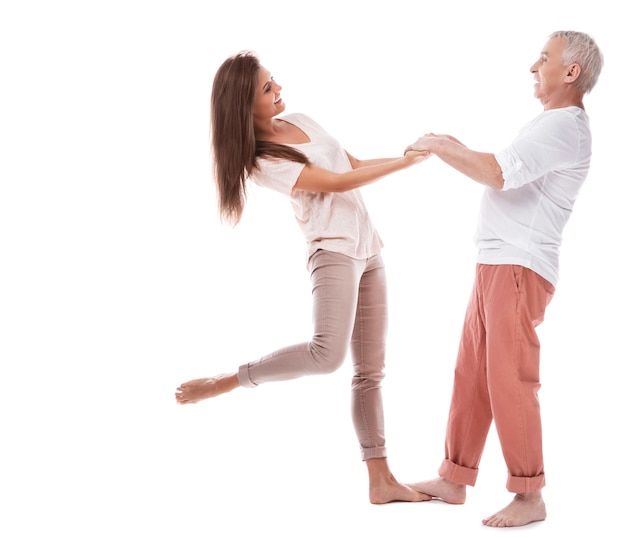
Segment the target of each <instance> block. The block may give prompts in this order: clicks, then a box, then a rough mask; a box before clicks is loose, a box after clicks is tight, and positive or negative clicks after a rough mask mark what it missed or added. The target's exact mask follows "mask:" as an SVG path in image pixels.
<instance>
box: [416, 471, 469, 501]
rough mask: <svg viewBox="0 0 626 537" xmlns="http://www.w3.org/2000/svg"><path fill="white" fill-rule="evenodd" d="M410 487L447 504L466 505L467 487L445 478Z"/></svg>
mask: <svg viewBox="0 0 626 537" xmlns="http://www.w3.org/2000/svg"><path fill="white" fill-rule="evenodd" d="M409 487H411V488H412V489H413V490H415V491H417V492H421V493H423V494H426V495H428V496H430V497H431V498H435V499H438V500H441V501H443V502H446V503H453V504H462V503H465V488H466V487H465V485H459V484H457V483H453V482H452V481H449V480H448V479H444V478H443V477H438V478H436V479H430V480H428V481H420V482H419V483H412V484H410V485H409Z"/></svg>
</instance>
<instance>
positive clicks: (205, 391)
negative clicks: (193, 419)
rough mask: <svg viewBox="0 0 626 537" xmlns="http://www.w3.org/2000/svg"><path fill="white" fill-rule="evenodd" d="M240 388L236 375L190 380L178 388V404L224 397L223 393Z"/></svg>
mask: <svg viewBox="0 0 626 537" xmlns="http://www.w3.org/2000/svg"><path fill="white" fill-rule="evenodd" d="M238 386H239V381H238V380H237V374H236V373H232V374H230V375H218V376H217V377H210V378H202V379H195V380H190V381H189V382H184V383H183V384H181V385H180V386H179V387H178V388H176V402H177V403H178V404H179V405H187V404H190V403H197V402H198V401H202V400H203V399H208V398H210V397H217V396H218V395H222V394H223V393H226V392H229V391H231V390H234V389H235V388H237V387H238Z"/></svg>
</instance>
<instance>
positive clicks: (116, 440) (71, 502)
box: [0, 0, 626, 537]
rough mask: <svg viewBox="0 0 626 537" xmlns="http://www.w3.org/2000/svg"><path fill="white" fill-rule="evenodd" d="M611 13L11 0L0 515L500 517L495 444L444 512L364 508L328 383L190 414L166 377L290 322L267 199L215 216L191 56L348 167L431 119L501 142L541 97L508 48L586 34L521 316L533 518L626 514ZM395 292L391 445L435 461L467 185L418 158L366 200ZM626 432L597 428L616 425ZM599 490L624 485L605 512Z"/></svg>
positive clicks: (575, 4) (344, 390)
mask: <svg viewBox="0 0 626 537" xmlns="http://www.w3.org/2000/svg"><path fill="white" fill-rule="evenodd" d="M621 20H622V17H621V16H620V15H618V3H615V2H609V1H605V0H596V1H594V2H581V1H572V0H567V1H566V0H555V1H545V0H544V1H526V2H519V3H516V4H513V3H509V2H501V1H491V2H490V1H476V2H462V1H460V0H459V1H456V2H437V3H434V2H430V3H418V2H401V1H398V0H387V1H386V2H381V3H357V2H342V1H340V0H336V1H334V2H327V1H322V0H320V1H317V2H307V3H305V2H298V1H290V2H286V1H282V0H273V1H272V2H260V1H236V0H232V1H230V2H212V1H211V2H209V1H207V2H191V1H185V0H179V1H176V2H173V1H172V2H166V1H157V0H155V1H152V2H148V1H145V2H142V1H138V0H126V1H124V2H121V1H109V2H78V1H76V2H69V1H59V2H43V1H41V2H29V1H19V2H18V1H7V2H3V3H2V7H1V8H0V50H1V52H0V77H1V78H2V82H1V84H0V93H1V95H2V97H1V99H0V113H1V115H0V136H1V138H0V173H1V176H0V179H1V190H0V353H1V355H0V360H1V362H0V363H1V366H0V367H1V371H0V405H1V406H0V431H1V433H0V434H1V435H2V440H1V441H0V493H1V495H2V498H1V503H0V534H2V535H6V536H7V537H9V536H10V537H20V536H29V537H30V536H41V535H64V536H100V535H103V536H104V535H106V536H111V535H116V536H143V535H151V536H153V535H173V534H178V535H182V534H188V535H219V536H230V535H245V534H252V533H253V532H254V533H255V534H258V532H262V533H261V534H268V535H274V536H296V535H304V536H308V535H320V534H321V535H324V534H325V535H332V536H334V535H358V536H370V535H372V536H374V535H381V534H384V535H425V534H429V533H430V534H434V535H439V534H447V533H452V532H455V531H458V532H463V534H464V535H478V534H479V533H480V534H482V533H483V532H494V531H498V530H494V529H491V528H484V527H482V526H481V524H480V520H481V519H482V518H483V517H485V516H487V515H489V514H491V513H492V512H494V511H496V510H498V509H500V508H501V507H503V506H504V505H505V504H506V503H508V501H509V500H510V497H511V495H510V494H509V493H508V492H506V490H505V479H506V470H505V467H504V464H503V462H502V457H501V455H500V452H499V447H498V444H497V441H496V439H495V437H490V441H489V443H488V446H487V449H486V452H485V454H484V457H483V463H482V467H481V468H482V471H481V474H480V476H479V479H478V482H477V485H476V487H475V488H473V489H469V490H468V501H467V503H466V504H465V505H464V506H449V505H445V504H442V503H440V502H430V503H427V504H419V505H408V504H391V505H386V506H372V505H370V504H369V503H368V500H367V476H366V469H365V465H364V463H363V462H362V461H361V460H360V457H359V452H358V446H357V442H356V439H355V436H354V433H353V431H352V425H351V422H350V413H349V386H350V376H351V371H350V370H351V367H350V363H349V360H348V361H346V363H345V364H344V366H343V367H342V368H341V369H340V370H339V371H338V372H336V373H335V374H333V375H329V376H325V377H317V378H305V379H300V380H297V381H293V382H290V383H282V384H273V385H265V386H262V387H260V388H258V389H256V390H238V391H236V392H234V393H232V394H228V395H225V396H223V397H221V398H218V399H215V400H211V401H206V402H203V403H201V404H198V405H195V406H191V407H178V406H177V405H176V404H175V402H174V391H175V388H176V386H178V384H180V383H181V382H183V381H185V380H189V379H191V378H196V377H200V376H206V375H213V374H217V373H222V372H228V371H233V370H235V369H236V367H237V366H238V365H239V364H240V363H242V362H246V361H248V360H251V359H255V358H257V357H258V356H260V355H263V354H265V353H267V352H269V351H271V350H274V349H275V348H277V347H281V346H283V345H286V344H290V343H295V342H299V341H302V340H307V339H308V338H309V335H310V315H311V314H310V288H309V280H308V274H307V272H306V270H305V268H304V243H303V240H302V238H301V235H300V232H299V230H298V229H297V226H296V224H295V222H294V220H293V217H292V214H291V209H290V207H289V203H288V201H287V199H285V198H282V197H281V196H279V195H278V194H275V193H273V192H269V191H262V190H261V189H254V188H253V189H251V191H250V196H249V203H248V207H247V209H246V212H245V215H244V218H243V221H242V222H241V224H240V225H239V226H238V227H237V228H235V229H231V228H229V227H227V226H225V225H222V224H220V222H219V218H218V216H217V213H216V209H215V193H214V186H213V182H212V178H211V163H210V154H209V147H208V131H209V124H208V120H209V97H210V89H211V84H212V79H213V74H214V73H215V70H216V69H217V68H218V66H219V65H220V64H221V63H222V61H223V60H224V59H225V58H226V57H227V56H229V55H231V54H233V53H235V52H238V51H240V50H242V49H252V50H255V51H256V52H257V53H258V54H259V55H260V57H261V61H262V63H263V65H264V66H265V67H267V68H268V69H269V70H270V71H271V72H272V74H273V75H274V76H275V78H276V80H277V81H278V82H279V83H280V84H281V85H282V86H283V92H282V93H283V98H284V100H285V102H286V103H287V111H288V112H295V111H300V112H305V113H307V114H309V115H311V116H312V117H313V118H315V119H316V120H317V121H318V122H319V123H320V124H321V125H323V126H324V127H325V128H326V129H327V130H328V131H329V132H331V133H332V134H333V135H334V136H335V137H336V138H338V139H339V140H340V141H341V142H342V143H343V145H344V146H345V147H346V149H347V150H348V151H350V152H351V153H353V154H354V155H355V156H357V157H359V158H370V157H378V156H394V155H399V154H400V153H401V152H402V150H403V149H404V147H405V146H406V145H408V144H409V143H410V142H412V141H413V140H414V139H415V138H417V137H418V136H420V135H421V134H423V133H425V132H446V133H449V134H453V135H455V136H456V137H457V138H459V139H460V140H461V141H463V142H464V143H466V144H467V145H468V146H470V147H471V148H473V149H477V150H484V151H489V152H495V151H497V150H499V149H500V148H502V147H504V146H505V145H507V144H508V143H509V142H510V140H511V139H512V138H513V137H514V136H515V134H516V133H517V131H518V130H519V128H521V127H522V126H523V124H524V123H525V122H526V121H528V120H530V119H531V118H532V117H534V116H535V115H536V114H538V113H540V111H541V105H540V103H539V102H538V101H536V100H535V99H534V98H533V81H532V77H531V75H530V73H529V67H530V65H531V64H532V63H534V62H535V60H536V58H537V57H538V54H539V52H540V51H541V49H542V47H543V45H544V43H545V42H546V40H547V37H548V35H549V34H550V33H551V32H552V31H554V30H559V29H575V30H582V31H586V32H588V33H590V34H591V35H593V36H594V37H595V38H596V39H597V41H598V43H599V45H600V47H601V48H602V50H603V52H604V55H605V60H606V65H605V69H604V71H603V73H602V75H601V77H600V81H599V83H598V85H597V87H596V88H595V89H594V91H593V92H592V93H591V95H589V96H588V97H587V98H586V107H587V111H588V113H589V115H590V117H591V121H592V128H593V134H594V156H593V161H592V168H591V172H590V174H589V177H588V181H587V183H586V184H585V186H584V187H583V190H582V192H581V195H580V198H579V200H578V202H577V205H576V208H575V211H574V214H573V216H572V218H571V220H570V223H569V225H568V227H567V228H566V232H565V237H564V243H563V247H562V257H561V264H562V269H561V281H560V282H559V285H558V287H557V293H556V296H555V298H554V300H553V302H552V304H551V306H550V308H549V310H548V312H547V316H546V320H545V323H544V325H542V326H541V327H540V329H539V330H540V337H541V339H542V349H543V358H542V381H543V388H542V390H541V393H540V397H541V402H542V408H543V416H544V426H545V458H546V472H547V480H548V486H547V487H546V489H545V491H544V494H545V497H546V502H547V505H548V519H547V520H546V521H545V522H543V523H541V524H535V525H531V526H529V527H526V528H522V529H519V530H510V531H529V532H531V531H532V532H534V534H535V535H556V534H557V532H558V534H564V535H567V534H570V533H571V532H573V531H574V530H577V532H582V533H583V534H585V533H590V532H594V533H596V534H599V535H600V534H601V535H616V534H619V532H620V531H622V526H623V521H621V519H620V516H619V515H620V514H621V509H622V501H621V500H622V499H623V498H622V497H621V496H623V483H624V477H625V476H624V470H623V464H622V462H621V459H622V457H623V453H622V452H623V449H622V448H623V443H622V440H621V434H622V433H623V429H624V412H623V409H624V394H623V382H622V377H621V369H622V366H623V364H622V362H623V361H624V358H625V357H626V356H625V351H624V345H623V331H624V325H625V323H624V321H625V315H624V300H625V299H626V296H625V292H624V283H623V282H624V278H623V265H622V263H623V249H624V237H623V232H624V229H625V225H624V210H623V203H624V201H623V200H624V179H625V176H624V167H623V156H624V149H623V135H622V130H623V125H624V108H623V92H624V81H625V79H624V71H623V67H622V60H623V58H624V52H625V50H624V41H623V28H622V25H621V22H619V21H621ZM363 193H364V196H365V198H366V201H367V204H368V206H369V208H370V211H371V213H372V216H373V218H374V220H375V222H376V225H377V227H378V229H379V232H380V234H381V235H382V237H383V239H384V241H385V244H386V246H385V250H384V256H385V260H386V263H387V269H388V279H389V290H390V316H391V318H390V330H389V342H388V349H389V352H388V367H387V379H386V380H385V405H386V416H387V443H388V449H389V461H390V465H391V467H392V470H393V471H394V473H395V474H396V476H397V477H398V479H400V480H403V481H417V480H421V479H426V478H430V477H434V476H435V474H436V470H437V467H438V465H439V463H440V460H441V458H442V456H443V439H444V428H445V421H446V416H447V409H448V400H449V395H450V387H451V381H452V372H453V367H454V359H455V353H456V347H457V342H458V337H459V334H460V329H461V323H462V319H463V314H464V310H465V305H466V302H467V298H468V296H469V292H470V288H471V283H472V279H473V268H474V255H475V250H474V245H473V242H472V238H473V232H474V224H475V220H476V214H477V209H478V200H479V197H480V194H481V187H480V186H479V185H477V184H474V183H472V182H471V181H470V180H469V179H467V178H465V177H463V176H461V175H460V174H458V173H455V172H454V171H452V170H451V169H449V168H447V167H446V166H445V165H444V164H442V163H441V162H440V161H438V160H437V159H435V158H432V159H430V160H429V161H427V162H425V163H423V164H421V165H419V166H417V167H415V168H412V169H410V170H407V171H404V172H401V173H397V174H395V175H394V176H391V177H388V178H385V179H383V180H382V181H380V182H379V183H377V184H375V185H370V186H368V187H366V188H364V189H363ZM618 435H619V436H618ZM618 498H620V500H619V502H618Z"/></svg>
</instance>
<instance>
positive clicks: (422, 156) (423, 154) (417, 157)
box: [404, 149, 430, 165]
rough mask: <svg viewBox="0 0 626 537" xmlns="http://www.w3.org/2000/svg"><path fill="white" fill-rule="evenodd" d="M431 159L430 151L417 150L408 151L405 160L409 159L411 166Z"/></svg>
mask: <svg viewBox="0 0 626 537" xmlns="http://www.w3.org/2000/svg"><path fill="white" fill-rule="evenodd" d="M428 157H430V151H417V150H415V149H407V150H406V152H405V153H404V158H405V159H407V160H408V161H409V162H410V163H411V165H413V164H417V163H418V162H422V161H424V160H426V159H427V158H428Z"/></svg>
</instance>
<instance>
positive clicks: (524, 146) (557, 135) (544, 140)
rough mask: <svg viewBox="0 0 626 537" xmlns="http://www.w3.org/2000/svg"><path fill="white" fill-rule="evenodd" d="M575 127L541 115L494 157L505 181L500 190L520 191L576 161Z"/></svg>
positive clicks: (564, 117) (567, 117) (557, 116)
mask: <svg viewBox="0 0 626 537" xmlns="http://www.w3.org/2000/svg"><path fill="white" fill-rule="evenodd" d="M578 134H579V133H578V127H577V125H576V123H575V121H574V119H573V118H572V117H571V116H570V115H566V114H549V115H544V116H542V117H540V118H538V119H537V120H535V121H534V122H533V123H531V124H530V125H529V126H527V127H526V128H525V129H524V130H523V131H522V132H521V133H520V134H519V136H518V137H517V138H516V139H515V140H514V141H513V143H512V144H511V145H510V146H508V147H507V148H505V149H503V150H502V151H500V152H499V153H497V154H496V155H495V157H496V160H497V162H498V164H499V165H500V168H501V169H502V176H503V178H504V186H503V188H502V190H511V189H514V188H519V187H521V186H523V185H525V184H527V183H530V182H532V181H534V180H535V179H538V178H539V177H542V176H544V175H545V174H547V173H549V172H551V171H554V170H557V169H559V168H563V167H566V166H568V165H569V164H571V163H572V162H574V161H575V160H576V157H577V154H578V147H579V139H580V138H579V135H578Z"/></svg>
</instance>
